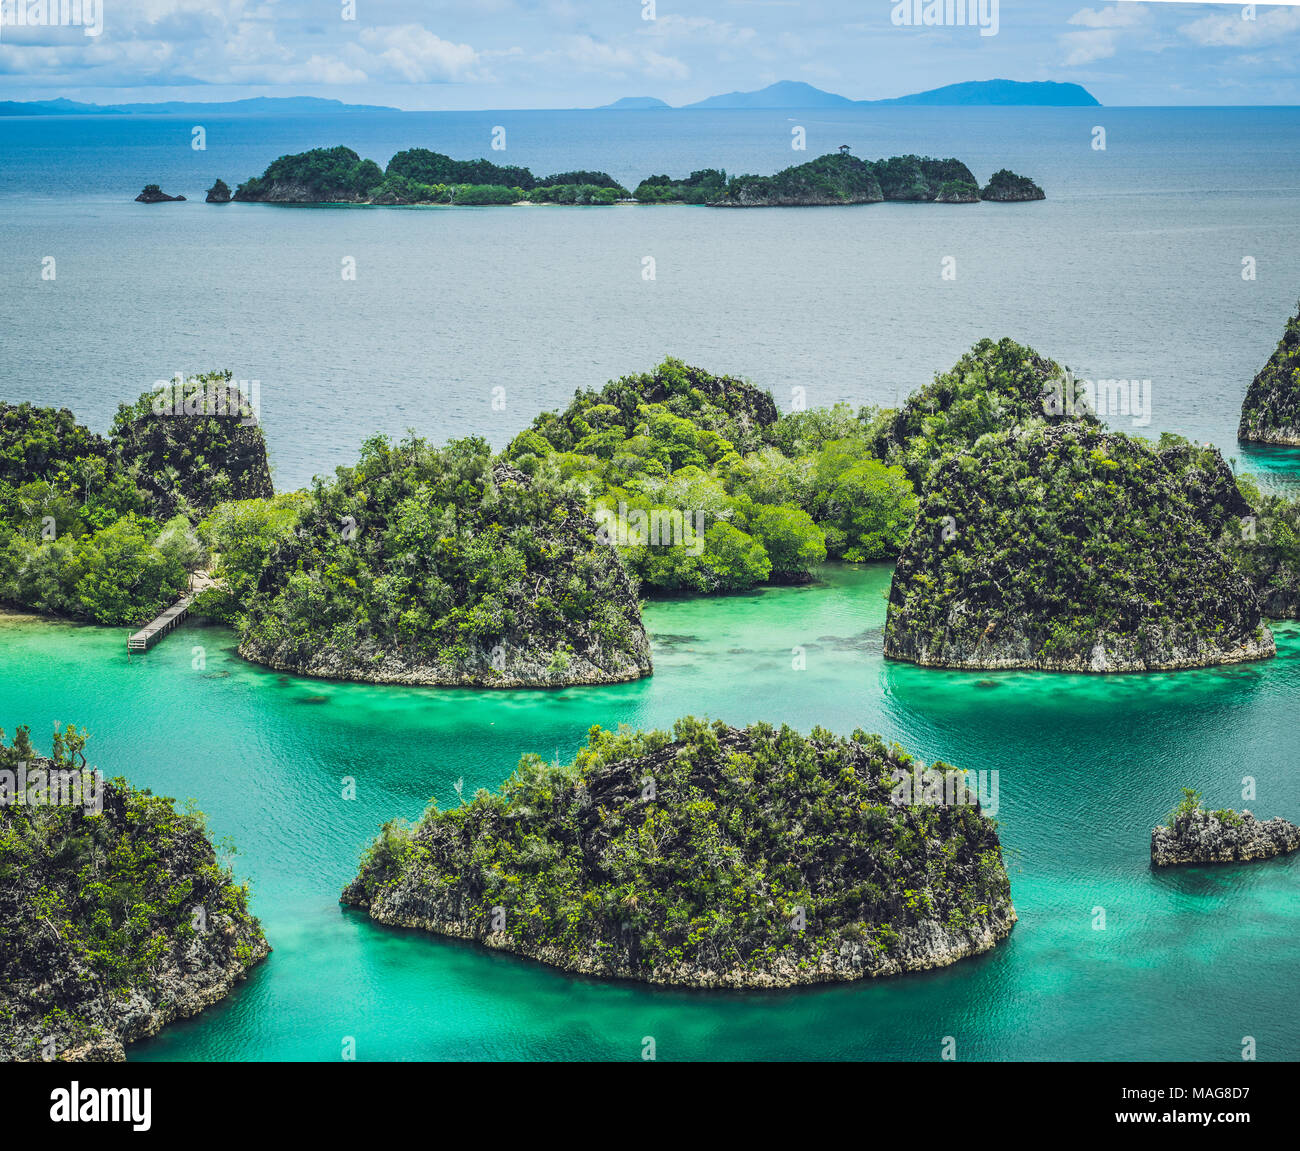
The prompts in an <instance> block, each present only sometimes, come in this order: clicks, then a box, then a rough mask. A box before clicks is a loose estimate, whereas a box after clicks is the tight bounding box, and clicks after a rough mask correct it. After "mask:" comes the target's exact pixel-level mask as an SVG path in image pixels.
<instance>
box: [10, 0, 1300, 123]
mask: <svg viewBox="0 0 1300 1151" xmlns="http://www.w3.org/2000/svg"><path fill="white" fill-rule="evenodd" d="M58 2H59V0H52V3H53V4H54V5H57V4H58ZM62 2H63V3H64V4H65V5H67V4H69V3H71V4H72V6H73V12H72V15H73V16H74V18H77V19H78V26H75V27H73V26H61V27H52V26H32V25H33V24H36V25H40V24H41V21H40V18H39V16H37V17H36V18H35V19H32V20H29V22H28V25H27V26H25V27H19V26H16V23H17V15H16V14H15V12H14V5H15V4H22V5H24V6H25V8H26V9H29V10H31V9H32V6H33V5H36V4H40V5H42V6H44V5H45V4H46V3H47V0H0V14H2V15H3V23H0V100H39V99H51V98H53V97H56V96H65V97H68V98H70V99H74V100H86V101H94V102H100V103H108V102H123V101H154V100H177V99H182V100H230V99H239V98H242V97H247V96H289V95H294V96H326V97H334V98H337V99H341V100H345V101H347V102H349V103H359V104H387V105H392V106H395V107H399V108H409V109H477V108H482V109H496V108H581V107H592V106H595V105H599V104H604V103H608V102H610V101H613V100H616V99H618V98H619V97H621V96H657V97H659V98H660V99H662V100H666V101H668V102H669V103H670V104H682V103H687V102H690V101H692V100H698V99H701V98H703V97H705V96H711V95H715V94H717V93H720V92H730V91H735V90H750V89H754V88H760V87H763V86H764V85H766V84H770V83H772V82H774V81H777V80H803V81H806V82H808V83H810V84H814V85H816V86H817V87H819V88H824V89H827V90H828V91H833V92H837V93H840V94H842V95H845V96H849V97H852V98H854V99H876V98H881V97H889V96H901V95H905V94H907V93H909V92H917V91H923V90H925V89H928V88H936V87H939V86H941V85H943V84H951V83H956V82H959V81H964V80H985V79H993V78H1005V79H1012V80H1063V81H1073V82H1075V83H1079V84H1082V85H1084V86H1085V87H1086V88H1088V89H1089V91H1091V92H1092V93H1093V95H1095V96H1096V97H1097V98H1098V99H1099V100H1101V102H1102V103H1104V104H1107V105H1112V106H1113V105H1138V104H1180V105H1187V104H1297V103H1300V51H1298V50H1297V49H1300V6H1297V4H1290V5H1286V6H1280V5H1265V4H1260V5H1251V6H1248V5H1242V4H1239V3H1234V4H1192V3H1182V2H1178V0H1173V2H1170V0H1165V2H1159V3H1136V2H1132V0H1116V2H1114V3H1110V4H1104V3H1098V4H1096V5H1094V6H1081V5H1080V4H1079V3H1078V0H1068V2H1061V0H970V2H971V4H972V6H974V5H975V4H977V3H980V2H983V3H984V4H985V5H987V4H990V3H997V7H998V13H997V16H998V19H997V33H996V35H981V32H980V29H979V28H978V27H972V26H964V27H942V26H940V27H936V26H928V27H927V26H921V27H914V26H913V27H908V26H899V25H896V24H895V23H894V21H893V19H892V18H891V17H892V15H893V13H894V11H895V9H896V8H898V6H899V5H898V4H897V3H896V0H62ZM922 2H923V3H924V2H925V0H922ZM958 6H959V7H964V4H963V3H961V2H960V0H959V3H958ZM1251 9H1253V16H1254V18H1253V19H1246V18H1245V17H1246V15H1247V14H1249V13H1250V10H1251ZM33 11H34V10H33ZM649 17H653V18H649ZM88 30H89V31H97V32H98V34H96V35H87V34H86V32H87V31H88Z"/></svg>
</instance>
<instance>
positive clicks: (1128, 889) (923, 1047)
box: [0, 567, 1300, 1060]
mask: <svg viewBox="0 0 1300 1151" xmlns="http://www.w3.org/2000/svg"><path fill="white" fill-rule="evenodd" d="M889 574H890V573H889V569H888V568H887V567H867V568H840V567H831V568H828V569H827V570H826V571H825V573H824V578H823V582H822V583H821V584H820V585H818V586H814V587H809V588H783V589H770V590H764V591H762V592H758V593H754V594H746V595H737V596H730V597H725V598H722V599H711V600H695V601H669V602H656V603H651V604H650V605H649V606H648V607H647V610H646V618H647V623H648V626H649V628H650V629H651V631H652V633H653V635H654V649H655V662H656V673H655V675H654V676H653V677H651V678H649V679H646V680H643V681H641V682H639V683H635V684H629V685H624V686H615V687H607V688H583V689H572V690H565V691H558V692H481V691H458V690H452V691H439V690H428V689H403V688H393V687H373V686H368V685H356V684H340V683H328V682H322V681H316V680H310V679H303V678H296V677H290V676H283V675H279V674H276V673H274V672H270V671H267V670H264V669H261V668H258V667H255V666H253V665H250V664H248V663H245V662H244V661H242V660H240V659H239V658H238V657H237V656H236V655H235V654H234V652H233V648H232V635H231V633H229V632H228V631H227V630H225V629H222V628H215V627H201V626H195V625H187V626H185V627H184V628H182V629H181V630H179V631H177V632H176V633H174V634H173V635H172V636H170V637H168V638H167V639H166V640H165V641H164V642H163V643H162V644H161V645H160V646H159V647H157V648H156V649H155V650H154V651H152V652H151V653H149V655H147V656H145V657H143V658H141V657H136V658H134V659H132V660H130V661H128V660H127V657H126V654H125V652H124V650H123V648H124V645H123V634H122V633H121V632H119V631H117V630H115V629H100V628H90V627H77V626H72V625H66V624H58V623H50V622H45V621H37V620H31V619H24V618H21V617H0V618H3V619H4V622H3V625H0V724H3V726H5V727H6V728H7V729H8V730H10V732H12V730H13V727H14V725H15V724H17V723H20V722H30V723H31V724H32V727H33V731H34V732H35V733H36V734H37V742H38V744H42V743H43V742H44V741H42V740H41V739H40V735H41V729H42V728H44V729H45V730H47V731H48V729H49V727H50V725H52V723H53V722H54V721H55V720H58V721H61V722H64V723H66V722H69V721H75V722H76V723H78V724H80V725H84V726H85V727H86V728H88V729H89V730H90V731H91V733H92V741H91V744H90V747H91V749H92V751H93V756H92V760H93V762H95V763H96V764H98V765H99V766H100V767H101V768H103V769H104V770H106V771H107V772H109V773H123V774H126V775H127V776H128V777H129V778H130V779H131V780H132V781H133V782H134V783H136V784H138V785H142V786H149V787H151V788H153V789H154V790H155V791H158V792H162V793H165V794H168V795H172V796H175V797H176V798H177V799H181V800H183V799H184V798H186V797H195V798H196V799H197V800H198V801H199V804H200V806H201V807H202V808H203V810H204V811H205V812H206V813H207V815H208V818H209V822H210V825H211V828H212V831H213V834H214V835H215V836H217V837H218V838H221V837H226V836H229V837H232V838H233V840H234V841H235V842H236V843H237V845H238V854H237V855H236V857H235V867H236V872H237V874H239V875H241V876H243V877H246V878H248V879H249V880H250V882H251V886H252V892H253V908H254V910H255V912H256V913H257V914H258V915H259V916H260V917H261V919H262V922H263V925H264V927H265V930H266V933H267V936H268V938H269V939H270V941H271V943H272V945H273V947H274V949H275V950H274V952H273V954H272V955H271V957H270V958H269V960H268V961H267V962H266V963H264V964H262V965H261V966H260V967H259V968H257V969H256V970H255V971H254V972H253V974H252V975H251V977H250V978H249V979H248V980H247V981H246V982H245V983H242V984H241V985H240V986H239V987H238V989H237V990H236V991H235V992H234V993H233V994H232V995H231V996H230V997H229V998H228V999H227V1000H226V1001H224V1002H223V1003H221V1004H219V1005H218V1006H216V1007H215V1008H213V1009H211V1010H209V1011H207V1012H205V1013H204V1014H203V1015H201V1016H200V1017H198V1018H197V1019H194V1020H190V1021H185V1022H182V1023H178V1024H174V1025H172V1026H170V1027H168V1028H166V1029H165V1030H164V1032H163V1033H162V1034H161V1035H160V1036H158V1037H157V1038H155V1039H153V1040H150V1041H147V1042H145V1043H142V1044H139V1045H137V1046H135V1047H134V1048H133V1049H132V1050H131V1058H132V1059H140V1060H212V1059H231V1060H269V1059H302V1060H333V1059H338V1058H340V1057H341V1052H342V1046H343V1043H344V1041H345V1038H346V1037H351V1038H352V1039H354V1040H355V1042H356V1052H357V1057H358V1058H359V1059H363V1060H420V1059H485V1060H495V1059H524V1060H535V1059H639V1058H640V1057H641V1045H642V1040H643V1038H644V1037H646V1036H653V1037H654V1038H655V1041H656V1045H657V1054H658V1057H659V1058H660V1059H669V1060H671V1059H778V1058H797V1059H875V1060H894V1059H922V1060H924V1059H937V1058H938V1056H939V1050H940V1044H941V1042H942V1041H943V1038H944V1037H945V1036H953V1037H954V1038H955V1039H956V1041H957V1045H958V1046H957V1050H958V1057H959V1058H960V1059H962V1060H978V1059H1008V1060H1010V1059H1026V1060H1045V1059H1107V1060H1110V1059H1117V1060H1118V1059H1129V1060H1175V1059H1195V1060H1236V1059H1239V1058H1240V1050H1241V1041H1242V1039H1243V1037H1245V1036H1253V1037H1254V1038H1255V1040H1256V1042H1257V1044H1258V1051H1259V1057H1260V1058H1261V1059H1266V1060H1277V1059H1296V1058H1298V1057H1300V1023H1298V1013H1297V1009H1296V1002H1295V988H1296V987H1297V985H1298V984H1300V979H1298V977H1300V954H1298V953H1297V948H1296V942H1295V941H1296V939H1297V938H1298V937H1300V883H1297V880H1300V859H1297V858H1294V857H1293V858H1290V859H1284V860H1278V861H1272V862H1268V863H1264V864H1256V865H1253V866H1252V865H1245V866H1225V867H1218V868H1213V869H1202V868H1192V869H1186V870H1177V871H1171V872H1163V873H1156V872H1153V871H1152V870H1151V868H1150V866H1149V862H1148V860H1149V856H1148V848H1149V834H1150V829H1151V826H1152V824H1153V823H1154V822H1156V821H1157V820H1158V819H1159V818H1160V817H1161V816H1162V815H1163V814H1164V813H1165V812H1166V811H1168V809H1169V808H1170V807H1171V806H1172V804H1173V801H1174V799H1175V798H1176V797H1177V796H1178V793H1179V788H1181V787H1183V786H1193V787H1196V788H1198V789H1200V790H1202V791H1204V793H1205V796H1206V799H1207V801H1208V802H1210V803H1212V804H1213V805H1215V806H1235V807H1241V806H1249V807H1251V808H1252V810H1254V811H1256V813H1257V814H1259V815H1261V816H1270V815H1274V814H1281V815H1285V816H1288V817H1290V818H1292V819H1296V818H1297V817H1300V774H1298V773H1297V771H1296V765H1295V758H1294V748H1295V723H1296V716H1297V714H1298V713H1300V706H1298V705H1300V631H1298V630H1297V628H1296V626H1295V625H1283V626H1282V627H1281V628H1280V629H1279V632H1278V639H1279V655H1278V658H1277V659H1275V660H1272V661H1269V662H1266V663H1260V664H1253V665H1247V666H1241V667H1233V668H1223V669H1214V670H1206V671H1195V672H1183V673H1178V674H1171V675H1152V676H1141V677H1119V678H1095V677H1077V676H1053V675H1043V674H1029V673H1018V672H1017V673H1000V674H988V675H985V674H959V673H947V672H937V671H927V670H923V669H918V668H914V667H910V666H906V665H898V664H890V663H886V662H885V661H884V660H883V658H882V656H881V628H882V625H883V622H884V606H885V599H884V596H885V593H886V591H887V589H888V583H889ZM796 647H802V648H803V649H804V652H805V659H806V664H807V667H806V670H803V671H795V670H793V667H792V663H793V649H795V648H796ZM196 648H201V649H202V653H201V654H202V655H203V657H204V658H203V659H202V660H199V659H197V656H198V655H199V654H200V653H199V652H197V651H196V650H195V649H196ZM196 662H197V663H200V664H202V665H203V666H202V667H201V668H196V667H195V666H194V665H195V664H196ZM688 713H690V714H695V715H707V716H710V717H713V718H721V719H724V720H726V721H728V722H730V723H736V724H740V723H748V722H752V721H756V720H760V719H767V720H773V721H778V722H781V721H783V722H786V723H789V724H791V725H792V726H795V727H797V728H799V729H801V730H804V731H807V730H808V729H809V728H811V727H812V726H813V725H814V724H820V725H822V726H825V727H829V728H831V729H833V730H835V731H840V732H849V731H852V730H853V729H854V728H856V727H861V728H864V729H865V730H868V731H878V732H880V733H882V734H884V735H885V736H887V737H889V738H892V739H896V740H898V741H899V742H900V743H902V744H903V745H904V746H906V747H907V748H908V749H910V750H911V751H913V752H914V753H916V754H917V755H919V756H920V757H922V758H923V759H925V760H927V761H928V760H931V759H935V758H943V759H946V760H948V761H950V762H952V763H956V764H958V765H960V766H962V767H965V768H972V769H982V770H987V771H991V770H997V771H998V773H999V776H998V779H999V794H998V818H999V821H1000V823H1001V827H1002V838H1003V843H1004V845H1005V847H1006V849H1007V859H1008V867H1009V871H1010V875H1011V882H1012V890H1013V898H1014V901H1015V904H1016V908H1017V911H1018V912H1019V915H1020V922H1019V924H1018V925H1017V927H1016V929H1015V931H1014V932H1013V934H1012V936H1011V938H1010V939H1009V940H1008V941H1007V942H1005V943H1004V944H1002V945H1001V946H1000V947H999V948H997V949H996V950H995V951H994V952H993V953H991V954H989V955H987V956H984V957H980V958H977V959H973V960H967V961H965V962H962V963H959V964H957V965H955V966H953V967H951V968H948V969H946V970H943V971H938V972H933V973H923V974H919V975H914V976H907V977H904V978H901V979H893V980H885V981H878V982H868V983H862V984H855V985H847V986H838V987H830V988H825V989H809V990H801V991H796V992H791V993H777V994H771V993H757V994H741V993H727V994H716V993H699V992H674V991H661V990H653V989H649V988H645V987H640V986H634V985H627V984H606V983H599V982H595V981H589V980H584V979H575V978H571V977H569V976H567V975H565V974H563V973H561V972H557V971H554V970H550V969H547V968H544V967H541V966H539V965H536V964H532V963H529V962H528V961H525V960H520V959H517V958H514V957H511V956H505V955H500V954H496V953H490V952H486V951H484V950H481V949H479V948H477V947H474V946H472V945H469V944H464V943H460V942H456V941H447V940H441V939H437V938H433V937H430V936H426V935H422V934H420V933H416V932H408V931H401V930H392V929H387V928H381V927H379V926H376V925H374V924H372V923H371V922H370V921H369V920H367V919H366V918H365V917H364V916H363V915H360V914H358V913H355V912H352V911H345V910H343V909H342V908H340V907H339V906H338V903H337V898H338V893H339V891H340V890H341V888H342V887H343V885H344V884H345V883H346V882H347V881H348V880H349V879H350V878H351V877H352V875H353V874H354V871H355V865H356V860H357V856H358V853H359V851H360V850H361V848H362V847H363V846H364V844H365V843H366V841H367V840H368V839H369V837H370V836H372V835H373V834H374V832H375V831H376V830H377V828H378V826H379V825H380V823H382V822H383V821H384V820H386V819H389V818H391V817H393V816H404V817H408V818H413V817H415V816H416V815H418V814H419V812H420V811H421V810H422V809H423V808H424V806H425V803H426V801H427V800H428V799H429V798H430V797H436V798H437V799H438V800H439V801H440V802H441V803H443V804H448V803H451V802H454V801H455V792H454V790H453V784H454V782H455V781H456V780H457V779H459V778H462V777H463V779H464V781H465V784H464V786H465V789H466V792H467V793H469V792H472V791H473V790H474V789H476V788H479V787H488V788H495V787H496V786H498V785H499V784H500V782H501V781H502V780H503V779H504V778H505V777H506V776H507V775H508V774H509V772H510V771H511V769H512V768H513V766H514V764H515V763H516V761H517V760H518V757H519V756H520V754H521V753H523V752H525V751H537V752H540V753H542V754H544V755H547V756H552V755H555V754H558V755H560V756H561V757H564V758H567V757H569V756H571V754H572V752H573V751H574V750H575V748H576V747H577V746H578V745H579V744H580V743H581V741H582V740H583V739H584V736H585V731H586V729H587V727H588V726H589V725H591V724H592V723H600V724H602V725H611V724H617V723H631V724H636V725H640V726H646V725H655V726H660V725H666V724H669V723H671V721H672V720H673V719H674V718H676V717H678V716H680V715H684V714H688ZM349 776H350V777H353V778H354V779H355V780H356V798H355V799H354V800H344V799H343V798H341V794H342V789H343V784H344V778H345V777H349ZM1246 776H1251V777H1254V779H1255V780H1256V788H1257V791H1258V799H1257V800H1256V801H1255V802H1253V803H1249V804H1243V802H1242V800H1241V794H1240V793H1241V786H1242V785H1241V780H1242V779H1243V777H1246ZM1098 909H1104V913H1105V928H1104V930H1098V929H1097V928H1096V927H1095V926H1094V925H1095V923H1097V922H1098V914H1099V913H1098Z"/></svg>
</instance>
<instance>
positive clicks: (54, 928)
mask: <svg viewBox="0 0 1300 1151" xmlns="http://www.w3.org/2000/svg"><path fill="white" fill-rule="evenodd" d="M85 742H86V735H85V732H77V731H76V730H75V729H74V728H73V727H72V726H71V725H69V727H68V729H67V730H66V731H65V732H59V731H57V730H56V732H55V736H54V748H53V752H52V756H51V757H49V758H47V757H44V756H41V755H39V754H38V753H37V752H36V751H35V749H34V748H33V747H32V745H31V741H30V737H29V733H28V730H27V729H26V728H24V727H20V728H19V729H18V733H17V736H16V738H15V739H14V742H13V744H12V745H11V746H9V747H6V746H5V745H4V733H3V731H0V796H4V797H5V798H4V801H3V802H0V987H2V988H3V992H0V1060H22V1061H38V1060H55V1061H86V1060H89V1061H94V1062H102V1061H106V1060H121V1059H123V1058H124V1050H123V1048H124V1045H125V1044H127V1043H129V1042H131V1041H132V1040H134V1039H139V1038H142V1037H144V1036H147V1035H153V1034H155V1033H156V1032H157V1031H158V1030H159V1029H160V1028H161V1027H162V1026H163V1025H164V1024H166V1023H167V1022H169V1021H171V1020H173V1019H178V1018H184V1017H186V1016H190V1015H194V1014H195V1013H197V1012H199V1011H201V1010H203V1009H204V1008H205V1007H208V1006H209V1005H211V1004H213V1003H215V1002H217V1001H218V1000H219V999H221V998H222V997H223V996H225V995H226V994H227V993H228V992H229V991H230V989H231V987H232V986H233V985H234V984H235V983H236V982H237V981H238V980H240V979H242V978H243V977H244V975H245V974H246V972H247V970H248V969H249V968H250V967H251V966H252V965H253V964H255V963H257V962H258V961H259V960H260V959H262V958H263V957H265V955H266V954H267V952H268V951H269V948H268V946H267V943H266V939H265V938H264V937H263V935H262V929H261V925H260V924H259V923H258V921H257V920H256V919H255V918H254V917H253V916H252V915H251V914H250V913H249V910H248V890H247V888H246V887H243V886H239V885H236V884H235V883H234V882H233V880H232V878H231V875H230V871H229V869H228V868H226V867H223V866H222V865H221V864H220V863H219V861H218V860H217V857H216V853H215V852H214V850H213V846H212V842H211V840H210V839H209V837H208V834H207V830H206V828H205V826H204V824H203V817H202V815H201V814H196V813H186V814H182V813H180V812H177V811H176V809H175V807H174V805H173V801H172V800H170V799H165V798H162V797H160V796H155V795H151V794H150V793H149V791H148V790H147V789H146V790H144V791H140V790H138V789H136V788H133V787H131V786H130V785H129V784H128V783H127V782H126V781H125V780H124V779H113V780H111V781H109V780H96V779H95V777H94V775H93V774H92V773H91V772H90V771H88V770H86V759H85V755H84V753H83V752H82V750H81V749H82V748H83V747H84V745H85ZM56 781H57V783H56ZM19 783H21V784H22V785H23V786H24V787H25V788H26V789H27V790H26V792H25V800H24V802H21V803H19V802H15V799H16V790H15V789H16V788H17V786H18V784H19ZM6 788H8V789H9V790H8V791H6V790H5V789H6ZM33 800H35V802H33ZM68 800H71V802H67V801H68Z"/></svg>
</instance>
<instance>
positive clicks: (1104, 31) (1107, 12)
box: [1058, 4, 1159, 68]
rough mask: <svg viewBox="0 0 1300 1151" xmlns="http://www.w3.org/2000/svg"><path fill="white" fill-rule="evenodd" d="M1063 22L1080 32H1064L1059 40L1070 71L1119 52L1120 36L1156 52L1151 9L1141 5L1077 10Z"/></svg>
mask: <svg viewBox="0 0 1300 1151" xmlns="http://www.w3.org/2000/svg"><path fill="white" fill-rule="evenodd" d="M1066 23H1068V24H1071V25H1073V26H1074V27H1076V28H1081V29H1083V31H1080V32H1066V33H1063V34H1062V35H1061V36H1060V37H1059V38H1058V41H1059V43H1060V46H1061V48H1062V49H1064V51H1065V61H1064V63H1065V65H1066V67H1069V68H1078V67H1080V66H1082V65H1084V64H1092V63H1095V62H1096V61H1098V60H1109V59H1110V58H1111V57H1112V56H1114V55H1115V54H1116V53H1117V52H1118V51H1119V49H1120V46H1121V38H1123V37H1132V38H1133V40H1134V42H1135V43H1139V45H1140V46H1141V47H1144V48H1146V49H1147V50H1155V49H1156V48H1157V45H1158V43H1159V41H1158V39H1157V38H1156V37H1155V33H1154V28H1153V20H1152V16H1151V10H1150V9H1149V8H1147V7H1145V6H1143V5H1141V4H1111V5H1110V6H1109V7H1106V8H1080V9H1079V11H1077V12H1076V13H1075V14H1074V15H1073V16H1071V17H1070V19H1069V20H1068V21H1066ZM1139 34H1140V36H1139Z"/></svg>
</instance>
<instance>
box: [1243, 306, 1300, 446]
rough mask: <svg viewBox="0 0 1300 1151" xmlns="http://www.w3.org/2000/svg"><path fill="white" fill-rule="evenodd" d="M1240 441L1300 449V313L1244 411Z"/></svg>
mask: <svg viewBox="0 0 1300 1151" xmlns="http://www.w3.org/2000/svg"><path fill="white" fill-rule="evenodd" d="M1237 438H1238V439H1239V440H1242V441H1244V442H1247V443H1257V444H1285V445H1288V446H1290V447H1300V312H1297V314H1296V315H1294V316H1292V317H1291V318H1290V319H1289V320H1288V321H1287V324H1286V330H1285V331H1284V332H1283V333H1282V339H1281V340H1279V341H1278V345H1277V348H1276V349H1275V350H1274V352H1273V355H1272V356H1271V357H1269V361H1268V363H1267V364H1265V365H1264V367H1263V368H1262V369H1261V370H1260V373H1259V375H1257V376H1256V377H1255V378H1254V380H1252V381H1251V384H1250V387H1249V388H1248V389H1247V390H1246V399H1245V401H1244V403H1243V404H1242V408H1241V425H1240V427H1239V428H1238V430H1237Z"/></svg>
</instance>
